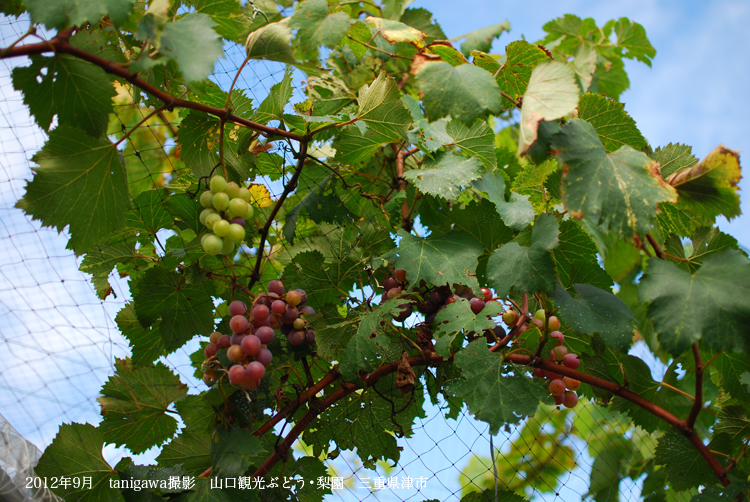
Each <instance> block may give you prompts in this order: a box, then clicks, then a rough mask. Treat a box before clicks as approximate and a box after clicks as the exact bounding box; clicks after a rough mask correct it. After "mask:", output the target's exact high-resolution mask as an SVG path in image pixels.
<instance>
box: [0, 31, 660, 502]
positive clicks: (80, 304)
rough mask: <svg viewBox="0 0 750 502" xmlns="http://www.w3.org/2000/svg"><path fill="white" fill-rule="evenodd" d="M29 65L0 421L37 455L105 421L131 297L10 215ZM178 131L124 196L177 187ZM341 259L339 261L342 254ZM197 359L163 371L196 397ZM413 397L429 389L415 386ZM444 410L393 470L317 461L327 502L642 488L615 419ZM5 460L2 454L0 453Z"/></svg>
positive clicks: (0, 84)
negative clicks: (122, 314)
mask: <svg viewBox="0 0 750 502" xmlns="http://www.w3.org/2000/svg"><path fill="white" fill-rule="evenodd" d="M27 28H28V21H26V20H24V19H23V18H22V19H20V20H16V19H15V18H3V19H2V20H0V30H1V35H2V41H0V46H2V47H6V46H8V44H10V43H12V42H13V41H14V40H16V39H17V38H18V37H19V36H20V35H22V34H23V33H24V32H25V31H26V29H27ZM225 52H226V58H224V59H221V60H220V61H219V62H218V64H217V66H216V68H215V73H214V74H213V75H212V80H213V81H214V82H216V83H217V84H218V85H219V86H220V87H221V88H222V89H224V90H226V89H228V87H229V85H230V83H231V81H232V79H233V78H234V76H235V74H236V72H237V70H238V68H239V64H240V63H241V62H242V57H243V56H242V49H241V48H240V47H237V46H232V45H228V46H227V47H226V51H225ZM27 63H28V61H27V60H25V59H23V58H21V59H14V60H3V62H2V66H1V68H0V92H1V93H2V98H1V99H0V115H1V117H0V142H1V144H0V168H1V169H2V177H1V178H0V340H1V341H2V350H0V410H2V413H3V415H4V416H5V418H6V419H7V421H8V423H9V424H10V425H12V427H13V428H15V430H16V431H17V432H18V434H17V435H14V437H16V438H18V437H23V438H25V439H26V440H27V441H28V442H29V443H32V444H33V445H36V446H37V447H38V448H39V449H40V450H44V448H45V447H46V446H47V445H49V444H50V442H51V441H52V439H53V438H54V436H55V434H56V433H57V430H58V427H59V426H60V425H61V424H62V423H71V422H78V423H86V422H88V423H92V424H97V423H99V421H100V420H101V417H100V414H99V412H100V407H99V403H98V402H97V401H96V398H97V397H98V396H99V391H100V388H101V386H102V384H103V382H105V381H106V379H107V378H108V377H109V376H110V375H112V374H113V373H114V369H115V368H114V361H115V358H123V357H126V356H128V355H130V350H129V348H128V342H127V340H126V339H125V338H123V336H122V335H121V334H120V332H119V330H118V326H117V324H116V322H115V320H114V319H115V316H116V315H117V313H118V312H119V311H120V310H121V309H122V308H123V307H124V306H125V305H126V303H127V302H128V300H129V299H130V293H129V289H128V280H127V278H121V277H120V276H119V275H118V274H117V273H116V272H115V273H112V274H110V276H109V277H108V280H109V287H111V288H112V289H111V292H110V294H109V295H108V296H107V298H106V299H105V300H100V299H99V297H98V296H97V291H96V290H95V288H94V286H93V285H92V283H91V276H90V275H88V274H85V273H83V272H81V271H79V266H80V264H81V260H82V258H77V257H76V256H75V254H74V253H73V252H72V251H70V250H67V249H66V244H67V239H68V236H67V234H66V233H65V232H62V233H60V234H58V232H57V231H56V230H55V229H51V228H42V227H41V226H40V224H39V222H36V221H32V220H31V219H30V218H29V217H27V216H25V215H24V213H23V212H22V211H21V210H20V209H17V208H15V207H14V205H15V204H16V202H17V200H18V199H20V198H21V197H22V196H23V194H24V186H25V183H26V181H27V180H29V179H30V178H31V176H32V174H31V167H32V165H33V163H32V162H31V160H30V159H31V157H32V156H33V155H34V153H35V152H37V151H38V150H39V149H40V148H41V146H42V144H43V143H44V140H45V135H44V133H43V132H42V131H41V130H40V129H39V128H38V127H37V126H36V125H35V124H34V121H33V119H32V118H31V117H30V116H29V112H28V110H27V108H26V107H25V105H24V104H23V100H22V96H21V94H20V93H18V92H16V91H15V90H14V89H13V85H12V83H11V78H10V72H11V70H12V68H13V67H14V66H19V65H20V66H24V65H26V64H27ZM283 72H284V68H283V67H282V66H281V65H278V64H274V63H266V62H252V63H250V64H248V65H247V66H246V67H245V69H244V70H243V71H242V73H241V75H240V77H239V79H238V82H237V88H238V89H244V90H245V92H246V93H247V95H248V96H249V97H251V98H253V101H254V103H256V104H257V103H259V102H260V101H261V100H262V99H263V98H264V97H265V95H266V94H267V93H268V91H269V89H270V87H271V86H272V85H273V84H275V83H276V82H278V81H280V80H281V78H282V76H283ZM301 79H302V76H301V74H295V78H294V84H295V86H296V92H297V95H296V97H295V98H293V101H299V99H298V98H299V97H300V96H302V93H301V90H300V89H301V87H302V84H301ZM134 114H135V115H134ZM116 115H117V118H116V119H115V120H113V121H112V123H111V124H110V132H112V131H116V130H117V129H123V130H125V129H128V128H129V127H130V126H132V124H133V123H135V122H138V121H139V120H141V119H142V118H143V117H144V115H143V113H142V111H140V110H136V111H134V108H133V106H132V104H129V103H124V102H117V105H116ZM176 126H177V124H176V123H170V121H169V117H167V120H163V118H162V120H157V119H156V118H155V119H154V120H153V121H149V122H147V123H146V124H145V125H144V126H143V128H142V129H141V130H140V132H139V134H141V135H142V138H141V139H142V141H141V144H150V145H152V147H151V148H140V149H139V150H134V149H133V148H132V147H127V148H124V149H123V155H124V156H125V157H126V159H127V160H128V162H130V163H131V164H133V163H134V162H135V163H136V165H137V164H140V165H141V166H142V170H141V171H139V172H138V174H137V175H132V173H131V178H130V180H129V182H130V183H131V184H138V183H155V182H156V183H163V182H169V181H171V180H174V179H176V178H177V177H178V176H179V174H180V169H184V166H183V165H175V164H172V163H170V160H169V159H170V157H168V156H166V155H165V151H170V149H172V148H174V147H175V142H174V132H175V128H176ZM113 128H114V129H113ZM275 148H276V149H275V150H274V151H275V152H276V153H278V154H279V157H278V158H281V159H283V160H284V162H283V163H280V165H279V166H278V167H279V170H280V172H281V176H280V177H279V179H277V180H275V181H270V180H268V179H265V180H262V179H258V180H256V181H257V182H265V184H266V186H267V187H268V189H269V192H270V194H271V196H272V197H273V198H276V197H278V195H279V194H280V192H281V191H282V186H283V183H284V181H285V179H286V176H288V175H289V173H290V170H289V169H290V167H291V166H293V165H294V160H293V158H292V156H291V152H290V151H289V149H287V148H285V145H284V144H283V143H279V144H277V145H276V146H275ZM128 157H130V158H129V159H128ZM332 186H333V190H342V191H343V190H349V188H347V187H343V186H341V185H340V184H338V185H337V184H334V185H332ZM305 188H312V187H305ZM319 230H320V232H319V233H320V235H321V236H322V237H321V238H323V239H325V238H326V237H327V236H328V235H331V234H333V233H335V232H336V230H337V227H336V225H321V227H320V229H319ZM170 236H171V235H170V234H169V233H168V232H164V234H163V235H161V234H160V235H158V236H157V241H161V242H164V241H165V240H166V239H167V238H169V237H170ZM352 247H353V246H352ZM246 252H253V250H246ZM272 252H274V253H278V256H279V257H281V258H283V256H284V254H285V253H286V254H288V255H289V256H291V255H292V254H293V253H294V249H293V248H288V249H287V248H281V249H278V248H275V249H273V250H272ZM346 252H347V251H346V249H343V250H342V254H345V253H346ZM282 261H283V260H282ZM278 272H279V273H281V270H278ZM299 286H301V287H304V285H299ZM311 294H314V292H311ZM408 322H416V321H415V320H409V321H408ZM197 348H198V340H197V338H196V339H194V340H192V341H190V342H189V343H188V344H186V345H185V346H184V347H183V348H181V349H179V350H177V351H176V352H175V353H172V354H170V355H169V356H167V357H165V358H162V361H163V362H164V363H165V364H166V365H167V366H168V367H169V368H171V369H172V370H173V371H174V372H176V374H178V375H179V377H180V379H181V381H182V382H183V383H185V384H187V385H188V387H189V393H191V394H195V393H198V392H200V391H202V390H204V389H205V386H204V385H203V383H202V382H201V381H199V380H197V379H196V378H195V377H194V376H193V373H194V368H193V367H192V366H191V364H190V358H189V356H190V354H191V353H192V352H194V351H195V350H196V349H197ZM415 392H426V390H425V389H424V388H423V386H422V385H421V384H419V383H418V385H417V388H416V389H415ZM445 405H446V403H444V402H442V401H440V400H438V402H437V404H431V403H430V399H429V398H427V399H426V404H425V409H426V416H425V417H424V418H418V419H417V420H416V423H415V425H414V427H413V429H414V430H413V434H412V436H411V437H409V438H405V437H404V438H398V445H399V449H400V450H401V459H400V462H399V463H398V465H396V466H392V465H389V464H387V463H382V462H380V463H378V464H377V466H376V467H375V468H372V466H370V467H371V468H368V467H366V466H364V465H363V464H362V463H361V462H360V461H359V460H358V458H357V456H356V455H355V454H353V453H352V452H350V451H345V452H343V453H342V454H341V455H340V456H339V457H338V458H336V459H329V460H326V462H327V464H328V466H329V473H330V475H331V476H332V477H338V478H341V479H342V489H339V490H334V492H333V495H329V496H328V497H327V500H339V499H341V500H415V501H419V500H425V499H436V500H460V498H461V497H462V495H464V494H465V493H466V492H467V490H471V489H472V487H473V488H478V489H488V488H491V487H493V486H495V483H496V482H497V485H498V486H499V487H500V488H511V489H516V488H518V487H519V486H526V487H527V488H526V493H527V495H528V496H529V497H531V498H532V499H533V500H564V501H575V500H581V499H583V498H585V497H586V496H587V492H588V489H589V484H590V483H591V482H595V483H598V484H597V485H596V487H597V490H599V491H600V490H602V489H604V488H605V487H607V486H609V487H610V488H609V489H610V491H611V496H610V497H607V496H603V497H602V496H600V497H599V498H598V499H597V500H618V497H619V500H626V501H627V500H639V499H640V484H639V483H638V482H633V481H632V480H630V479H624V480H622V482H620V479H619V478H618V476H619V475H620V474H619V473H620V472H622V469H621V467H622V463H624V462H626V461H629V460H630V461H632V459H633V458H636V457H637V455H635V454H634V453H633V452H634V451H635V450H637V449H638V448H642V449H646V450H647V449H648V448H649V445H644V444H643V442H642V441H640V440H639V437H640V432H639V430H638V429H633V428H632V426H630V424H628V423H626V422H625V421H624V419H623V418H622V417H614V416H613V415H611V414H609V413H608V412H607V411H606V410H604V409H601V408H598V407H595V406H593V405H587V404H586V403H585V402H583V400H582V403H581V405H580V406H579V407H577V408H576V409H574V410H567V411H562V410H558V409H556V408H552V407H542V408H540V409H539V411H538V412H537V414H536V415H535V416H534V417H531V418H529V419H528V420H527V421H526V422H524V423H522V424H521V425H520V426H518V427H508V428H506V429H503V430H500V431H499V433H498V434H497V435H495V436H494V437H491V436H490V434H489V431H488V429H487V426H486V424H484V423H482V422H479V421H477V420H475V419H474V418H472V417H471V416H470V414H468V413H467V412H466V411H465V409H464V410H463V411H460V412H457V413H454V414H450V412H449V411H447V410H446V409H444V407H445ZM446 414H449V415H451V416H450V417H446ZM282 427H286V429H285V430H289V426H285V425H284V424H280V425H279V427H278V429H279V430H281V429H282ZM491 445H492V446H491ZM650 447H651V448H652V447H653V445H651V446H650ZM493 448H494V451H495V452H496V455H495V458H494V462H493V459H492V457H493V455H492V454H491V452H492V451H493ZM3 449H5V450H6V451H8V452H10V451H11V449H10V447H9V446H7V445H6V444H0V450H3ZM159 450H160V449H159V448H152V449H150V450H148V451H146V452H145V453H142V454H140V455H132V454H130V452H128V451H127V450H125V449H122V448H119V449H118V448H115V447H112V446H111V445H110V446H106V447H105V451H104V457H105V459H106V460H107V461H108V462H109V463H110V465H115V463H116V462H117V461H118V460H119V459H120V458H121V457H123V456H132V457H133V458H134V460H135V461H136V462H139V463H153V461H154V458H155V457H156V456H157V455H158V454H159ZM305 451H309V447H307V446H306V445H304V444H302V443H301V442H299V443H297V445H296V446H295V455H301V454H302V453H303V452H305ZM3 453H5V452H3ZM0 458H3V462H2V463H0V468H2V469H3V470H4V471H5V474H6V475H7V476H10V477H11V478H14V479H13V483H15V484H16V485H17V486H19V487H22V486H23V485H24V483H23V482H21V483H20V485H19V480H18V478H19V477H20V478H24V477H26V475H27V474H28V473H27V471H25V470H24V468H19V467H18V466H16V467H14V468H12V469H11V468H9V466H10V465H11V464H10V463H9V461H8V460H6V459H5V458H4V457H2V455H0ZM37 460H38V454H32V455H27V457H26V462H27V463H28V464H30V465H33V464H34V463H35V462H36V461H37ZM16 462H22V460H16ZM27 467H28V465H27V466H26V468H27ZM631 467H632V466H631ZM592 473H593V474H592ZM0 490H2V488H0ZM0 498H2V496H0Z"/></svg>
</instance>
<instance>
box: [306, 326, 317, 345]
mask: <svg viewBox="0 0 750 502" xmlns="http://www.w3.org/2000/svg"><path fill="white" fill-rule="evenodd" d="M305 342H307V343H309V344H310V345H312V344H313V343H315V331H313V329H312V328H307V329H305Z"/></svg>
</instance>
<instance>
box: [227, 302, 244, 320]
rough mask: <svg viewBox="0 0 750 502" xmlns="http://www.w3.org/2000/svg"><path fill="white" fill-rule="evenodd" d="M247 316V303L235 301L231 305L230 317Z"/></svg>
mask: <svg viewBox="0 0 750 502" xmlns="http://www.w3.org/2000/svg"><path fill="white" fill-rule="evenodd" d="M245 314H247V305H245V302H241V301H239V300H235V301H233V302H232V303H230V304H229V315H232V316H235V315H245Z"/></svg>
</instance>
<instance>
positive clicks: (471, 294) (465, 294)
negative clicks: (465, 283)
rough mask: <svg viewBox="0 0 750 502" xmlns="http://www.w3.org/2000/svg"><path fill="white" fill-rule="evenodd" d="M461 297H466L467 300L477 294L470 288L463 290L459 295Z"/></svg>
mask: <svg viewBox="0 0 750 502" xmlns="http://www.w3.org/2000/svg"><path fill="white" fill-rule="evenodd" d="M459 296H460V297H461V298H466V299H467V300H471V299H472V298H476V296H477V295H475V294H474V293H473V292H472V291H471V290H464V292H463V293H461V294H460V295H459Z"/></svg>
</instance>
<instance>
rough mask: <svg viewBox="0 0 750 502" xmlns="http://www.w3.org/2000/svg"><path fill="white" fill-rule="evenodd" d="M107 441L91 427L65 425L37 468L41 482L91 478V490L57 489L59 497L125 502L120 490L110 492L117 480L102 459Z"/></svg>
mask: <svg viewBox="0 0 750 502" xmlns="http://www.w3.org/2000/svg"><path fill="white" fill-rule="evenodd" d="M103 447H104V438H103V437H102V435H101V433H100V432H99V430H98V429H97V428H96V427H94V426H93V425H90V424H77V423H72V424H62V425H61V426H60V430H58V431H57V435H56V436H55V438H54V439H53V440H52V443H51V444H50V445H49V446H48V447H47V448H46V449H45V450H44V453H43V454H42V458H40V459H39V463H38V464H37V465H36V467H34V471H35V473H36V475H37V476H39V477H41V478H42V479H44V478H48V479H52V478H53V477H54V478H57V479H59V478H60V476H67V477H68V478H79V479H82V478H83V477H90V478H91V485H90V487H88V486H84V484H83V483H80V484H78V487H77V488H76V487H75V485H74V484H73V483H71V484H69V485H67V486H63V485H62V484H61V485H58V488H57V489H55V490H54V492H55V494H56V495H59V496H61V497H65V500H66V501H70V502H76V501H79V500H81V501H84V502H94V501H98V500H111V501H113V502H125V499H124V498H123V496H122V494H121V493H120V490H118V489H116V488H110V482H111V481H112V480H118V479H119V478H118V476H117V472H116V471H115V470H114V469H112V467H110V465H109V464H108V463H107V462H106V461H105V460H104V458H103V457H102V448H103Z"/></svg>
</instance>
